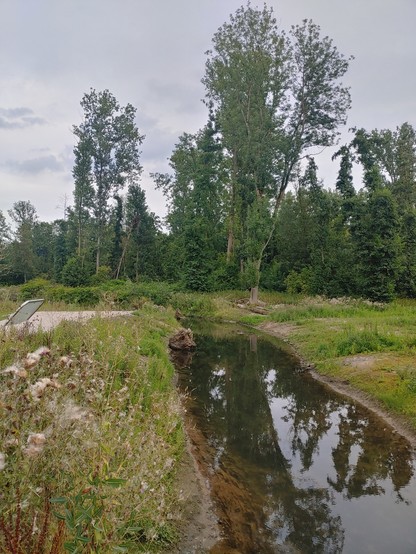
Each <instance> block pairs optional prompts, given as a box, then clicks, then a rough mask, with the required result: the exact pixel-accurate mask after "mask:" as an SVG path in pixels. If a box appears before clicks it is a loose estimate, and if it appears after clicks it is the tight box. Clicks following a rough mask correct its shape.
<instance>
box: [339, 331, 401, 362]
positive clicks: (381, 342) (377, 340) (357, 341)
mask: <svg viewBox="0 0 416 554" xmlns="http://www.w3.org/2000/svg"><path fill="white" fill-rule="evenodd" d="M400 343H401V341H400V340H399V339H398V338H397V337H395V336H394V335H392V334H391V335H390V334H389V335H386V334H383V333H380V332H379V330H378V328H377V326H373V325H367V326H366V327H365V328H364V329H362V330H357V329H348V330H347V331H345V333H344V334H343V336H342V337H340V339H339V340H338V344H337V348H336V353H337V355H338V356H349V355H354V354H361V353H365V352H383V351H386V350H396V349H398V347H399V345H400Z"/></svg>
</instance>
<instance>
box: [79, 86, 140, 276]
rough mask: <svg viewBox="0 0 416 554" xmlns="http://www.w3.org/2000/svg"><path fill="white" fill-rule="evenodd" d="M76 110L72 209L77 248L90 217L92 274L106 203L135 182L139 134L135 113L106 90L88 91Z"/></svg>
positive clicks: (107, 209)
mask: <svg viewBox="0 0 416 554" xmlns="http://www.w3.org/2000/svg"><path fill="white" fill-rule="evenodd" d="M81 106H82V108H83V110H84V120H83V122H82V123H81V124H80V125H79V126H74V128H73V131H74V134H75V136H76V137H77V139H78V143H77V145H76V147H75V150H74V152H75V166H74V171H73V173H74V177H75V184H76V190H75V205H76V212H77V220H78V230H79V242H78V249H79V251H80V249H81V235H82V223H83V221H84V219H85V217H86V214H87V213H88V212H92V214H93V217H94V224H95V249H96V261H95V265H96V271H98V269H99V267H100V264H101V256H102V250H103V242H104V235H105V229H106V224H107V223H108V218H109V215H110V213H111V210H110V206H111V204H110V201H111V199H113V198H114V196H115V195H116V194H117V193H118V192H119V191H120V189H122V188H123V187H124V186H125V185H126V184H133V183H136V182H137V180H138V178H139V176H140V173H141V171H142V168H141V166H140V163H139V149H138V148H139V145H140V144H141V143H142V140H143V138H144V137H143V136H142V135H140V133H139V131H138V128H137V125H136V123H135V116H136V108H134V107H133V106H132V105H131V104H127V105H126V106H125V107H121V106H120V104H119V103H118V102H117V100H116V98H115V97H114V96H113V95H112V94H111V92H110V91H108V90H104V91H102V92H97V91H95V90H94V89H91V91H90V92H89V93H88V94H85V95H84V97H83V99H82V101H81Z"/></svg>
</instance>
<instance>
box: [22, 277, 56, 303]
mask: <svg viewBox="0 0 416 554" xmlns="http://www.w3.org/2000/svg"><path fill="white" fill-rule="evenodd" d="M50 287H51V283H50V281H48V280H47V279H41V278H39V277H38V278H37V279H32V280H31V281H28V282H27V283H25V284H24V285H22V286H21V287H20V294H19V296H20V298H21V299H22V300H31V299H32V298H43V297H45V296H47V291H48V289H49V288H50Z"/></svg>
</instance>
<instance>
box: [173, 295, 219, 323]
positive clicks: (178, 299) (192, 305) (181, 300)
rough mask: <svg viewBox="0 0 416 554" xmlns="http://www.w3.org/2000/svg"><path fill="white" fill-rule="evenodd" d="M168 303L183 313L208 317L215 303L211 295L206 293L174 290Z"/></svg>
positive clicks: (212, 312)
mask: <svg viewBox="0 0 416 554" xmlns="http://www.w3.org/2000/svg"><path fill="white" fill-rule="evenodd" d="M170 304H171V306H172V307H173V308H174V309H175V310H176V309H177V310H180V311H181V312H182V313H183V314H184V315H195V316H199V317H209V316H211V315H213V314H214V312H215V305H214V303H213V301H212V299H211V297H210V296H208V295H206V294H196V293H193V294H192V293H181V292H176V293H175V294H173V295H172V298H171V299H170Z"/></svg>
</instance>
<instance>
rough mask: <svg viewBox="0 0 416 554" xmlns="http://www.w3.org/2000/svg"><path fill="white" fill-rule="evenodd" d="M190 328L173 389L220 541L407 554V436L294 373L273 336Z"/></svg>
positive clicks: (414, 507) (411, 512) (413, 482)
mask: <svg viewBox="0 0 416 554" xmlns="http://www.w3.org/2000/svg"><path fill="white" fill-rule="evenodd" d="M192 327H193V328H194V334H195V337H196V342H197V350H196V352H195V353H194V354H193V355H191V356H189V357H188V358H186V357H185V358H184V359H182V360H181V361H179V362H178V364H177V367H178V375H179V377H178V379H179V387H180V388H181V389H182V390H183V391H187V392H188V393H189V396H188V401H187V408H188V413H189V418H190V420H191V421H192V424H193V427H194V431H193V434H192V436H191V439H192V441H193V443H194V446H195V451H196V452H197V455H198V456H199V458H200V462H201V464H202V465H203V467H204V468H205V473H206V476H207V478H208V479H209V481H210V483H211V490H212V495H213V497H214V500H215V503H216V506H217V509H218V514H219V518H220V521H221V525H222V528H223V531H224V535H225V537H226V540H225V541H224V544H225V545H226V546H227V547H228V548H231V547H232V548H235V549H236V550H237V551H238V552H241V553H244V554H245V553H257V552H258V553H265V554H266V553H274V552H302V553H315V552H316V553H319V552H324V553H338V552H339V553H341V552H342V553H354V554H357V553H377V554H383V553H386V554H391V553H394V554H404V553H406V554H411V553H412V554H414V553H415V552H416V479H415V460H414V455H413V452H412V449H411V448H410V446H409V444H408V443H407V441H406V440H404V439H403V438H401V437H400V436H399V435H398V434H396V433H394V432H393V431H392V429H391V428H390V427H389V426H388V425H386V424H385V423H384V422H383V421H382V420H380V419H378V418H377V417H376V416H375V415H373V414H372V413H371V412H369V411H367V410H366V409H364V408H363V407H362V406H360V405H358V404H355V403H354V402H353V401H350V400H348V399H345V398H344V397H341V396H339V395H337V394H335V393H332V392H331V391H329V390H328V389H327V388H326V387H324V386H323V385H321V384H320V383H317V382H316V381H314V380H313V379H312V378H311V377H310V376H308V374H305V373H302V372H301V371H300V368H299V365H298V362H297V360H296V358H294V357H293V355H292V354H291V353H290V352H289V351H288V350H287V349H286V348H285V347H284V346H283V345H282V344H281V343H279V342H278V341H275V340H274V339H271V338H270V337H266V336H263V335H254V334H251V335H250V334H248V333H246V332H242V331H241V330H237V329H236V328H232V327H227V326H215V327H214V326H212V327H207V326H205V327H201V328H200V329H198V328H196V326H195V325H194V324H192ZM226 551H227V550H226V549H225V550H224V552H226Z"/></svg>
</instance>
